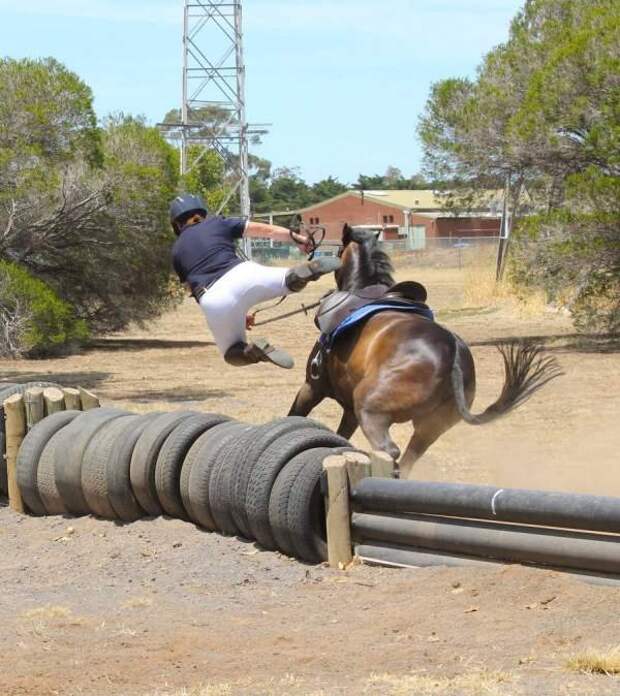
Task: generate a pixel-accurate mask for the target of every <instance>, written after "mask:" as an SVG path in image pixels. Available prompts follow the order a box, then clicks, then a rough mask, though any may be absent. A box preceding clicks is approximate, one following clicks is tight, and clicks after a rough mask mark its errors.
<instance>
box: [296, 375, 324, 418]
mask: <svg viewBox="0 0 620 696" xmlns="http://www.w3.org/2000/svg"><path fill="white" fill-rule="evenodd" d="M323 399H324V395H323V394H322V393H319V392H318V391H317V390H316V389H313V387H312V385H311V384H309V383H308V382H305V383H304V384H303V385H302V387H301V389H300V390H299V391H298V392H297V396H296V397H295V401H293V405H292V406H291V410H290V411H289V412H288V415H289V416H307V415H308V414H309V413H310V411H312V409H313V408H314V407H315V406H318V405H319V404H320V403H321V401H323Z"/></svg>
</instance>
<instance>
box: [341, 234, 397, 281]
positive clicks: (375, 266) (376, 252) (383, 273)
mask: <svg viewBox="0 0 620 696" xmlns="http://www.w3.org/2000/svg"><path fill="white" fill-rule="evenodd" d="M342 240H343V243H344V244H348V243H349V242H356V243H357V244H359V246H360V253H359V256H358V259H359V263H358V264H357V268H356V269H355V272H353V273H350V274H347V277H346V278H343V282H342V288H343V289H345V290H359V289H361V288H363V287H366V286H368V285H376V284H382V285H387V286H388V287H390V286H392V285H394V278H393V276H392V273H393V272H394V266H393V265H392V261H391V260H390V257H389V255H388V254H387V252H385V251H384V250H383V249H382V248H381V243H380V242H379V240H378V238H377V235H376V234H375V233H373V232H369V231H368V230H360V229H355V228H354V227H349V226H348V225H347V226H346V227H345V231H344V233H343V238H342Z"/></svg>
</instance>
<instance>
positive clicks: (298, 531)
mask: <svg viewBox="0 0 620 696" xmlns="http://www.w3.org/2000/svg"><path fill="white" fill-rule="evenodd" d="M0 398H1V395H0ZM350 449H352V448H351V445H350V444H349V442H348V441H347V440H345V439H344V438H342V437H340V436H338V435H336V434H334V433H333V432H331V431H329V430H328V429H326V428H325V427H324V426H323V425H321V424H320V423H317V422H316V421H313V420H310V419H308V418H298V417H292V418H282V419H278V420H275V421H272V422H270V423H267V424H265V425H259V426H255V425H248V424H246V423H241V422H238V421H234V420H231V419H229V418H227V417H225V416H222V415H219V414H212V413H198V412H193V411H175V412H172V413H149V414H147V415H136V414H132V413H128V412H126V411H121V410H118V409H113V408H98V409H93V410H91V411H86V412H81V411H63V412H60V413H55V414H53V415H51V416H48V417H47V418H44V419H43V420H42V421H40V422H39V423H38V424H36V425H35V426H34V427H33V428H32V429H31V430H30V432H29V433H28V434H27V435H26V437H25V439H24V441H23V443H22V446H21V448H20V451H19V455H18V460H17V480H18V484H19V487H20V490H21V494H22V498H23V501H24V503H25V505H26V507H27V508H28V510H29V511H30V512H31V513H32V514H35V515H53V514H72V515H88V514H93V515H97V516H99V517H103V518H106V519H112V520H120V521H124V522H130V521H133V520H137V519H139V518H141V517H153V516H157V515H168V516H170V517H176V518H179V519H184V520H188V521H191V522H194V523H196V524H198V525H200V526H201V527H203V528H205V529H207V530H210V531H218V532H220V533H222V534H226V535H239V536H243V537H245V538H247V539H251V540H255V541H257V542H258V543H259V544H260V545H261V546H262V547H264V548H266V549H271V550H280V551H282V552H283V553H286V554H288V555H292V556H296V557H298V558H300V559H302V560H305V561H309V562H321V561H323V560H325V559H326V556H327V552H326V543H325V515H324V508H323V496H322V494H321V490H320V481H321V472H322V463H323V460H324V459H325V457H326V456H328V455H330V454H337V453H341V452H343V451H346V450H350Z"/></svg>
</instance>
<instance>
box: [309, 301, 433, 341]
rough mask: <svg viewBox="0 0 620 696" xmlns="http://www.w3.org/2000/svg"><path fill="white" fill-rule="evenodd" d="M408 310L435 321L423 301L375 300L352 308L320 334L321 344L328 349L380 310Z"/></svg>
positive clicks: (431, 311) (431, 312)
mask: <svg viewBox="0 0 620 696" xmlns="http://www.w3.org/2000/svg"><path fill="white" fill-rule="evenodd" d="M387 311H390V312H408V313H410V314H417V315H418V316H420V317H424V318H425V319H428V320H429V321H435V315H434V314H433V310H432V309H431V308H430V307H428V306H427V305H425V304H424V303H423V302H401V301H399V300H378V301H377V302H371V303H370V304H367V305H364V306H363V307H360V308H359V309H356V310H354V311H353V312H351V314H349V316H348V317H347V318H346V319H343V320H342V321H341V322H340V324H338V326H337V327H336V328H335V329H334V330H333V331H332V332H331V333H330V334H321V338H320V341H321V345H322V346H323V347H324V348H325V349H326V350H329V349H330V348H331V347H332V345H333V344H334V341H335V340H336V339H337V338H338V337H339V336H341V335H342V334H343V333H345V331H348V330H349V329H352V328H353V327H354V326H357V325H358V324H361V323H362V322H364V321H366V319H370V317H372V316H374V315H375V314H379V313H380V312H387Z"/></svg>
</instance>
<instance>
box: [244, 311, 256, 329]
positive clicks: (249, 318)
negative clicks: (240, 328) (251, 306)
mask: <svg viewBox="0 0 620 696" xmlns="http://www.w3.org/2000/svg"><path fill="white" fill-rule="evenodd" d="M254 324H256V317H255V316H254V315H253V314H246V317H245V328H246V329H247V330H248V331H251V330H252V329H253V328H254Z"/></svg>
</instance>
